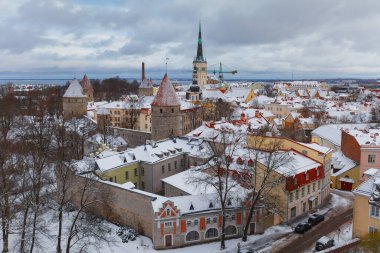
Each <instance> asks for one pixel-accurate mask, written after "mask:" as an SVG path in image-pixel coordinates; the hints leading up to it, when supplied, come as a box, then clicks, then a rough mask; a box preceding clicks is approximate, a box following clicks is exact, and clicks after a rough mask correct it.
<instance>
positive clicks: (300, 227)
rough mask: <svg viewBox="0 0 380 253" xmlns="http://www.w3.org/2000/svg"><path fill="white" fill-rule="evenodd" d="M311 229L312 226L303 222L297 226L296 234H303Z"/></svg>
mask: <svg viewBox="0 0 380 253" xmlns="http://www.w3.org/2000/svg"><path fill="white" fill-rule="evenodd" d="M309 229H311V225H310V224H309V223H307V222H302V223H300V224H298V225H297V226H296V228H295V229H294V232H296V233H299V234H303V233H305V232H306V231H308V230H309Z"/></svg>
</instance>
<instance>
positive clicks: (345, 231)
mask: <svg viewBox="0 0 380 253" xmlns="http://www.w3.org/2000/svg"><path fill="white" fill-rule="evenodd" d="M326 236H327V237H330V238H334V241H335V246H340V245H343V244H345V243H347V242H348V241H350V240H352V221H350V222H348V223H346V224H343V225H342V226H340V227H339V228H337V229H336V230H335V231H334V232H332V233H330V234H328V235H326ZM314 247H315V244H314V245H313V246H312V247H311V248H310V249H309V250H308V251H306V252H305V253H313V252H316V251H315V249H314Z"/></svg>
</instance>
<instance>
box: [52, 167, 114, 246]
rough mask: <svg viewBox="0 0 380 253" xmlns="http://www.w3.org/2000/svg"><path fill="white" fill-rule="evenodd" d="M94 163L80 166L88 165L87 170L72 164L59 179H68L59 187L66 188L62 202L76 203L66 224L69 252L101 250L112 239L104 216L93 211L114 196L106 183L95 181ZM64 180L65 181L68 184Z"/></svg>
mask: <svg viewBox="0 0 380 253" xmlns="http://www.w3.org/2000/svg"><path fill="white" fill-rule="evenodd" d="M91 167H92V165H90V164H89V163H86V165H84V166H83V165H82V166H81V170H83V169H85V170H86V171H85V172H79V171H76V168H78V167H77V166H76V165H73V167H71V168H70V172H68V174H67V175H68V176H65V175H61V176H60V179H65V181H64V182H60V183H59V185H60V187H59V188H60V189H61V190H63V189H66V190H65V191H62V193H64V197H63V195H62V194H61V200H63V201H62V202H61V203H62V206H63V205H66V204H67V203H73V205H74V206H75V208H76V209H75V211H74V212H73V214H72V216H71V218H70V221H69V226H68V228H67V234H66V253H70V252H71V251H72V250H74V251H75V252H93V251H94V250H97V251H98V252H100V249H101V245H102V243H104V242H105V243H109V242H110V241H112V237H111V235H110V231H109V228H108V227H107V225H106V224H104V222H103V220H101V219H99V218H97V217H96V216H94V215H92V214H91V213H92V212H91V209H92V208H101V206H103V205H106V203H107V200H109V199H110V198H111V196H110V195H109V193H108V191H107V190H106V189H104V187H100V186H99V184H96V182H95V181H96V176H95V175H94V174H93V173H92V170H91ZM88 169H89V170H88ZM60 179H59V180H60ZM63 184H66V186H65V188H64V186H63ZM57 250H58V246H57ZM57 252H59V251H57Z"/></svg>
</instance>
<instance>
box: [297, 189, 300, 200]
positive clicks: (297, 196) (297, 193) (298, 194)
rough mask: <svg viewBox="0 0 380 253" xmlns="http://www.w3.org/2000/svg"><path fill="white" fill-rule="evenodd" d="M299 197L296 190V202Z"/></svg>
mask: <svg viewBox="0 0 380 253" xmlns="http://www.w3.org/2000/svg"><path fill="white" fill-rule="evenodd" d="M299 195H300V193H299V191H298V190H296V200H297V199H298V198H299Z"/></svg>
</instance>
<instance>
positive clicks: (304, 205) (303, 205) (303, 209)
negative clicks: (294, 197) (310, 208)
mask: <svg viewBox="0 0 380 253" xmlns="http://www.w3.org/2000/svg"><path fill="white" fill-rule="evenodd" d="M302 212H303V213H305V212H306V202H304V203H302Z"/></svg>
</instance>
